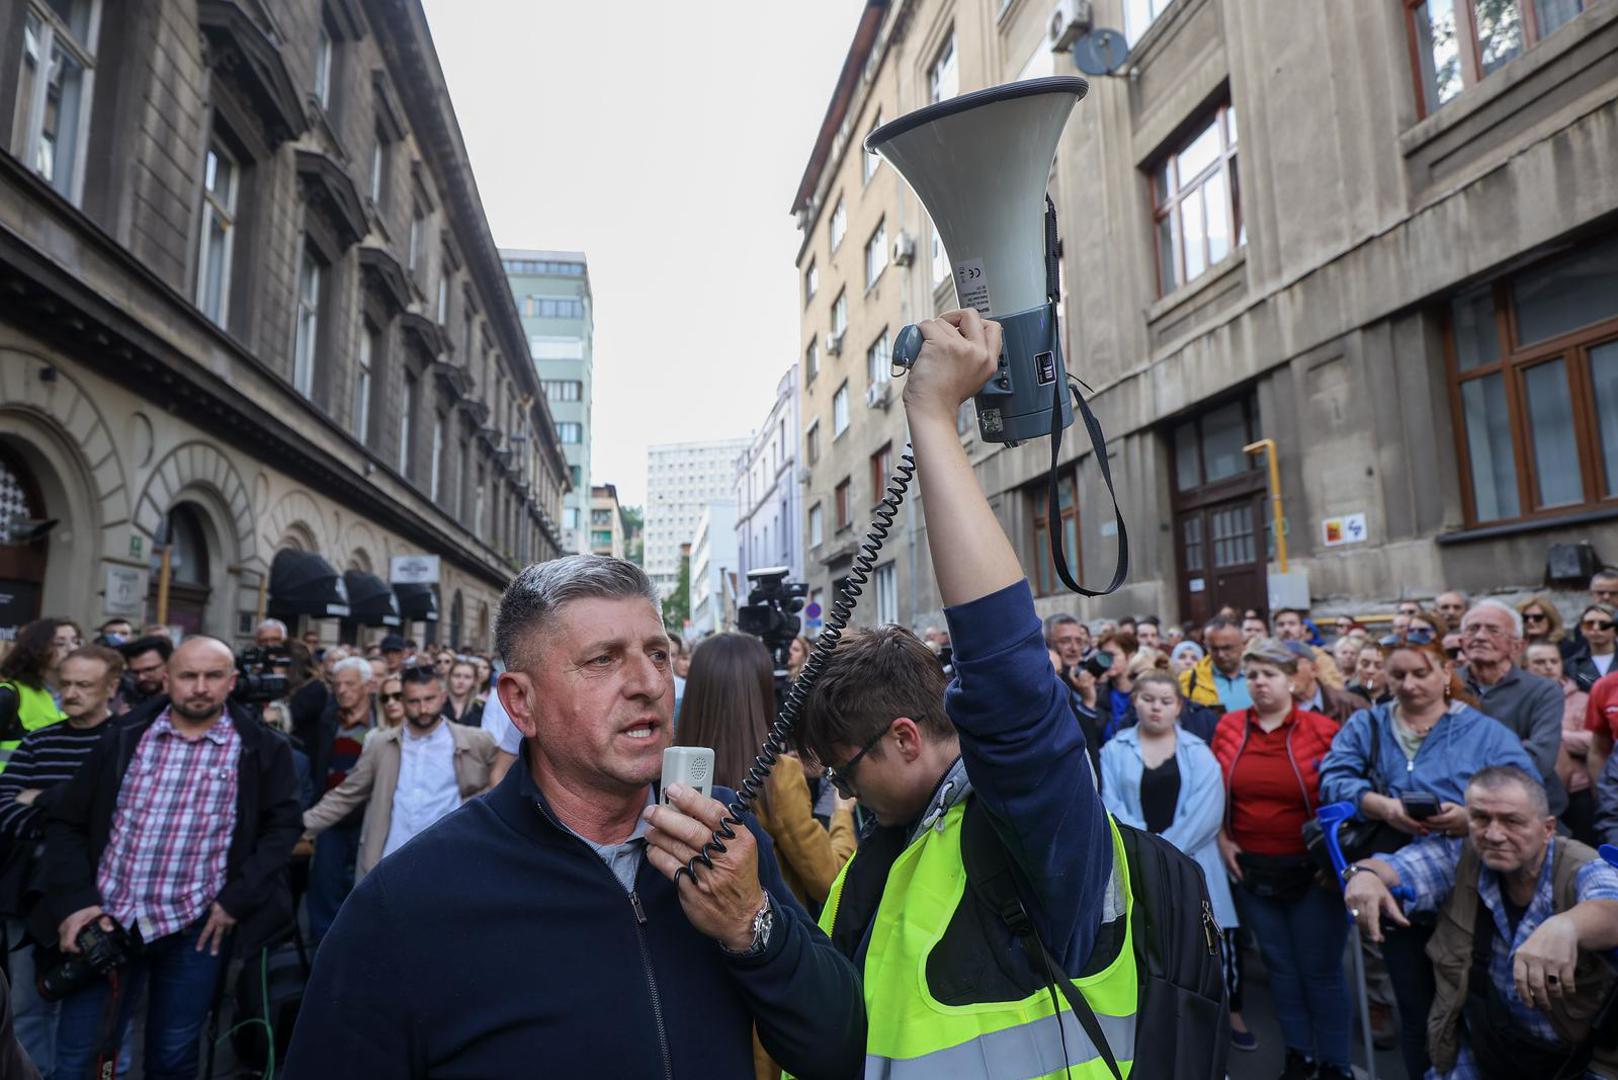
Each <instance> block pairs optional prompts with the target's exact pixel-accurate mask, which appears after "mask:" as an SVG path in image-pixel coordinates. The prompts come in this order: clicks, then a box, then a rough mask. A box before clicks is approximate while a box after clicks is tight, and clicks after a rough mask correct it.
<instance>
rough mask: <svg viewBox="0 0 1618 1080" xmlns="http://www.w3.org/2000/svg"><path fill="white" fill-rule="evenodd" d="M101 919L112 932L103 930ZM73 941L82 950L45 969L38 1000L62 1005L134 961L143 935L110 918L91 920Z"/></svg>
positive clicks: (138, 953)
mask: <svg viewBox="0 0 1618 1080" xmlns="http://www.w3.org/2000/svg"><path fill="white" fill-rule="evenodd" d="M102 918H105V919H106V920H107V921H108V922H110V923H112V929H111V930H103V929H102V928H101V920H102ZM74 941H75V942H76V943H77V945H78V946H79V951H78V952H77V953H76V954H73V955H70V956H67V957H66V958H64V959H63V960H62V962H61V963H60V964H57V965H56V966H55V967H51V968H44V969H42V970H41V971H40V973H39V975H38V977H37V978H36V979H35V985H36V987H37V988H38V990H39V996H40V997H42V998H44V999H45V1000H46V1001H61V1000H62V999H63V998H65V997H67V996H68V995H69V994H72V993H74V992H75V991H78V990H81V989H83V988H84V987H86V986H88V985H90V983H92V982H94V981H95V980H97V979H100V978H105V977H106V974H107V972H109V971H111V970H112V969H113V968H115V967H121V966H123V965H124V964H127V963H129V962H130V961H131V960H134V959H135V958H136V957H138V956H139V955H140V951H141V940H140V931H138V930H125V929H124V928H123V927H122V926H119V925H118V922H117V920H116V919H113V918H112V917H111V916H110V915H109V916H99V917H97V918H95V919H91V920H90V923H89V925H87V926H86V927H85V928H84V929H83V930H80V931H79V936H78V937H77V938H75V939H74Z"/></svg>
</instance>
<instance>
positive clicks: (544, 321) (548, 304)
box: [500, 248, 595, 552]
mask: <svg viewBox="0 0 1618 1080" xmlns="http://www.w3.org/2000/svg"><path fill="white" fill-rule="evenodd" d="M500 259H501V262H502V263H504V265H505V269H506V280H507V281H509V282H510V283H511V293H512V296H514V297H515V298H516V301H517V310H518V313H519V314H520V315H521V316H522V327H523V332H524V333H525V334H526V335H527V337H528V354H529V356H531V357H532V358H533V361H534V371H535V373H536V374H537V375H538V377H539V385H540V388H541V389H542V390H543V391H544V394H545V400H546V402H547V403H548V404H549V406H550V410H551V415H552V416H553V417H554V418H555V419H556V433H557V436H558V437H559V438H560V439H561V441H562V451H563V453H565V454H566V455H567V469H568V479H569V481H570V482H571V483H572V485H573V490H572V491H570V492H569V493H568V495H567V497H566V500H565V505H564V507H563V510H562V546H563V547H564V548H565V549H566V550H568V551H575V552H587V551H589V550H590V549H591V547H592V545H591V543H590V535H589V532H590V530H589V528H588V526H586V524H585V522H586V521H587V520H588V519H589V516H590V507H591V505H592V503H591V500H592V496H591V493H590V492H591V487H590V430H591V428H590V398H591V384H592V380H591V377H590V372H591V370H592V367H593V364H594V350H595V345H594V341H595V321H594V317H593V313H592V301H591V298H590V267H589V264H588V262H587V261H586V260H585V257H584V252H582V251H528V250H520V249H515V248H503V249H501V252H500Z"/></svg>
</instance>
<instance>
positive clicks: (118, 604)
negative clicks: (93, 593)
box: [102, 566, 150, 615]
mask: <svg viewBox="0 0 1618 1080" xmlns="http://www.w3.org/2000/svg"><path fill="white" fill-rule="evenodd" d="M149 581H150V579H149V578H148V576H147V571H145V570H141V569H137V568H136V567H133V566H109V567H107V584H106V599H105V601H104V602H103V604H102V609H103V610H105V611H106V613H107V614H108V615H139V614H141V612H142V611H144V610H145V607H146V591H147V588H148V586H149Z"/></svg>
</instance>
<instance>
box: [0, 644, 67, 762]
mask: <svg viewBox="0 0 1618 1080" xmlns="http://www.w3.org/2000/svg"><path fill="white" fill-rule="evenodd" d="M82 644H84V640H83V635H82V634H81V633H80V631H79V628H78V625H77V624H75V623H74V622H73V621H72V620H69V619H35V620H34V621H33V622H31V623H27V624H25V625H24V626H23V627H22V629H20V630H18V631H17V638H16V640H15V641H13V642H12V643H11V648H10V649H8V650H7V651H6V654H5V656H4V657H3V658H0V733H10V734H14V733H15V732H16V730H17V725H16V724H14V723H13V722H12V716H13V712H12V710H13V709H15V710H16V711H15V717H16V720H17V721H20V723H21V730H22V731H23V732H24V733H26V732H29V731H38V730H39V729H40V728H42V727H49V726H50V725H52V724H54V723H56V722H57V721H59V720H61V719H63V715H62V710H61V709H60V708H59V707H58V706H57V704H56V696H55V688H56V670H57V668H59V667H60V666H61V664H62V661H63V660H64V659H66V657H67V654H68V653H70V652H72V651H73V650H74V649H77V648H78V647H79V646H80V645H82ZM7 729H10V731H9V732H8V731H7ZM21 742H22V738H21V736H18V737H17V738H14V739H0V772H4V771H5V767H6V763H7V762H9V761H10V760H11V752H12V751H13V750H15V749H16V748H17V745H18V744H19V743H21Z"/></svg>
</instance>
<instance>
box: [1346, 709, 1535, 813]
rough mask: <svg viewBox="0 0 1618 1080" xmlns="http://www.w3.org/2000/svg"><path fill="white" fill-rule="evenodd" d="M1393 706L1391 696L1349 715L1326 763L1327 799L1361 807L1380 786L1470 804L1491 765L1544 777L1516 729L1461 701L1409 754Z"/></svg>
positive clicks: (1393, 791) (1394, 794)
mask: <svg viewBox="0 0 1618 1080" xmlns="http://www.w3.org/2000/svg"><path fill="white" fill-rule="evenodd" d="M1393 707H1394V703H1393V702H1391V701H1390V702H1386V703H1385V704H1382V705H1373V706H1372V707H1371V708H1369V709H1361V710H1360V711H1359V712H1357V713H1355V714H1354V715H1353V716H1350V717H1349V718H1348V722H1347V723H1346V724H1344V725H1343V728H1342V730H1341V731H1339V732H1338V733H1337V737H1336V738H1335V739H1333V740H1332V744H1331V750H1330V752H1329V753H1327V754H1326V756H1325V757H1324V758H1322V759H1321V762H1320V801H1321V802H1322V803H1334V802H1352V803H1353V804H1354V805H1355V806H1358V805H1359V802H1360V796H1362V795H1364V794H1365V793H1366V792H1367V791H1375V792H1376V793H1377V794H1378V795H1390V796H1392V797H1394V798H1398V797H1399V796H1400V795H1404V794H1408V793H1411V792H1426V793H1428V794H1431V795H1436V796H1438V799H1439V801H1440V802H1451V803H1455V804H1457V805H1464V804H1465V802H1466V784H1467V781H1469V780H1471V779H1472V774H1473V773H1475V772H1477V771H1478V770H1479V769H1482V768H1485V767H1486V766H1489V765H1515V766H1517V767H1518V768H1520V769H1522V770H1524V771H1525V772H1527V773H1528V775H1529V776H1534V777H1538V776H1539V770H1538V769H1536V768H1535V767H1534V762H1533V760H1532V759H1531V758H1529V756H1528V754H1527V753H1526V752H1525V751H1524V750H1523V747H1522V740H1521V739H1519V738H1517V735H1516V733H1514V732H1513V731H1512V730H1511V729H1510V728H1508V727H1506V726H1505V725H1504V724H1502V723H1500V721H1498V720H1495V719H1493V718H1492V717H1488V716H1484V715H1483V714H1482V713H1480V712H1478V711H1477V710H1476V709H1474V708H1472V707H1471V706H1470V705H1463V704H1462V703H1460V702H1458V701H1457V702H1452V703H1451V704H1450V708H1449V712H1447V713H1446V714H1444V715H1443V716H1442V717H1440V718H1439V721H1438V723H1436V724H1434V725H1433V729H1432V731H1430V732H1428V734H1427V737H1426V738H1425V739H1423V740H1422V743H1421V746H1420V747H1419V748H1418V749H1417V750H1416V756H1415V757H1414V758H1407V757H1405V752H1404V750H1403V749H1402V748H1401V747H1400V746H1399V742H1398V740H1397V739H1395V738H1394V735H1393ZM1373 772H1374V773H1375V774H1376V775H1375V783H1374V784H1373V782H1372V779H1373V778H1372V774H1373ZM1363 816H1364V815H1363V814H1362V815H1361V817H1363Z"/></svg>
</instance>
